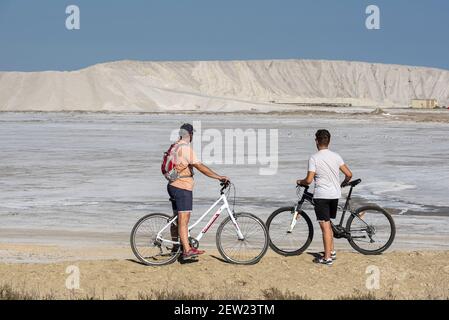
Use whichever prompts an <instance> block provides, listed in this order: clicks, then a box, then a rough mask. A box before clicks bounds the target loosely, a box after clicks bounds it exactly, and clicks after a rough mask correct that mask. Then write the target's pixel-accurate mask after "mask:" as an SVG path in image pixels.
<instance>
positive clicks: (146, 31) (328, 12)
mask: <svg viewBox="0 0 449 320" xmlns="http://www.w3.org/2000/svg"><path fill="white" fill-rule="evenodd" d="M71 4H75V5H78V6H79V8H80V10H81V29H80V30H77V31H68V30H67V29H66V28H65V19H66V16H67V15H66V13H65V8H66V7H67V6H68V5H71ZM370 4H375V5H378V6H379V7H380V9H381V30H375V31H373V30H367V29H366V28H365V19H366V14H365V8H366V7H367V6H368V5H370ZM287 58H304V59H330V60H357V61H368V62H382V63H396V64H408V65H419V66H432V67H439V68H444V69H449V1H447V0H372V1H365V0H344V1H341V0H340V1H337V0H327V1H325V0H313V1H312V0H308V1H301V0H276V1H275V0H238V1H237V0H221V1H217V0H157V1H153V0H127V1H118V0H70V1H66V0H33V1H31V0H27V1H25V0H0V70H3V71H13V70H18V71H36V70H74V69H79V68H82V67H86V66H89V65H92V64H95V63H99V62H105V61H113V60H122V59H136V60H231V59H287Z"/></svg>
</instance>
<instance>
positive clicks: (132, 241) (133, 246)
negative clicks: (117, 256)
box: [130, 213, 181, 266]
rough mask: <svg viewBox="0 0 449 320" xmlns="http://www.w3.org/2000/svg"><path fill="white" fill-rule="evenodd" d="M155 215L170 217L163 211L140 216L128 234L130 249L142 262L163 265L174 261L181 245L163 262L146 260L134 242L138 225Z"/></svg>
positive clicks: (179, 252) (148, 264)
mask: <svg viewBox="0 0 449 320" xmlns="http://www.w3.org/2000/svg"><path fill="white" fill-rule="evenodd" d="M155 217H159V218H163V219H166V220H167V223H168V221H169V220H170V219H171V218H172V216H170V215H168V214H164V213H150V214H148V215H146V216H144V217H142V218H140V219H139V220H138V221H137V222H136V224H135V225H134V227H133V229H132V231H131V235H130V244H131V250H132V251H133V253H134V255H135V256H136V258H137V259H138V260H139V261H140V262H141V263H143V264H145V265H147V266H163V265H168V264H171V263H173V262H175V261H176V260H177V259H178V258H179V256H180V254H181V246H179V247H178V251H177V252H176V253H175V254H173V255H172V257H171V258H170V259H168V260H166V261H164V262H160V263H156V262H150V261H148V260H146V259H145V258H144V257H143V256H142V254H141V253H140V252H139V250H138V248H137V244H136V233H137V231H138V229H139V227H140V226H141V225H142V223H143V222H145V221H147V220H149V219H151V218H155Z"/></svg>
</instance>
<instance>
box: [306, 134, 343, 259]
mask: <svg viewBox="0 0 449 320" xmlns="http://www.w3.org/2000/svg"><path fill="white" fill-rule="evenodd" d="M330 140H331V134H330V133H329V131H327V130H318V131H317V133H316V134H315V142H316V146H317V148H318V152H317V153H315V154H314V155H312V156H311V157H310V159H309V169H308V172H307V177H306V178H305V179H303V180H298V181H297V183H298V184H299V185H302V186H308V185H310V184H311V183H312V182H313V181H315V192H314V195H313V199H314V203H315V213H316V216H317V219H318V222H319V224H320V227H321V231H322V232H323V243H324V256H323V257H322V258H319V259H317V260H316V262H318V263H321V264H326V265H332V261H333V260H335V259H336V258H337V255H336V252H335V250H334V233H333V231H332V226H331V223H330V220H331V219H335V218H336V216H337V207H338V200H339V199H340V197H341V186H343V185H346V184H347V183H348V182H349V181H351V178H352V173H351V170H349V168H348V166H347V165H346V164H345V163H344V161H343V159H342V158H341V157H340V155H339V154H337V153H335V152H332V151H330V150H329V143H330ZM340 171H341V172H343V174H344V175H345V180H344V181H343V183H341V184H340Z"/></svg>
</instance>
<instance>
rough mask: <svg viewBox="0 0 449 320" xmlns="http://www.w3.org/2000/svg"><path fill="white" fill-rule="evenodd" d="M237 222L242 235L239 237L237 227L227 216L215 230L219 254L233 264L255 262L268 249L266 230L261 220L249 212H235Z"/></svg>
mask: <svg viewBox="0 0 449 320" xmlns="http://www.w3.org/2000/svg"><path fill="white" fill-rule="evenodd" d="M235 218H236V220H237V224H238V226H239V228H240V230H241V232H242V234H243V236H244V239H239V238H238V235H237V229H236V227H235V225H234V223H233V222H232V220H231V217H227V218H226V219H225V220H224V221H223V222H222V223H221V224H220V226H219V227H218V230H217V237H216V240H217V248H218V251H219V252H220V254H221V256H222V257H223V258H224V259H225V260H226V261H228V262H231V263H235V264H246V265H248V264H255V263H257V262H259V261H260V259H262V257H263V256H264V255H265V253H266V252H267V249H268V232H267V229H266V227H265V224H264V223H263V221H262V220H260V219H259V218H258V217H256V216H255V215H253V214H250V213H237V214H236V215H235Z"/></svg>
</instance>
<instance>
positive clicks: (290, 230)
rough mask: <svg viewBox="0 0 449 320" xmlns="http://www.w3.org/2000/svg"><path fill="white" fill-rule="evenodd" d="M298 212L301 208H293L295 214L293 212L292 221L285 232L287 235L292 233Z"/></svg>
mask: <svg viewBox="0 0 449 320" xmlns="http://www.w3.org/2000/svg"><path fill="white" fill-rule="evenodd" d="M299 210H301V206H300V205H297V206H296V207H295V212H293V216H292V221H291V222H290V227H289V229H288V230H287V233H292V232H293V229H294V228H295V226H296V223H297V222H298V215H299Z"/></svg>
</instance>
